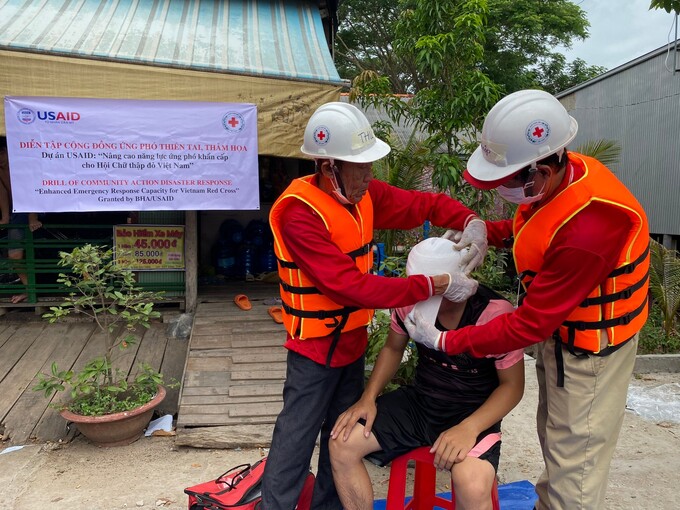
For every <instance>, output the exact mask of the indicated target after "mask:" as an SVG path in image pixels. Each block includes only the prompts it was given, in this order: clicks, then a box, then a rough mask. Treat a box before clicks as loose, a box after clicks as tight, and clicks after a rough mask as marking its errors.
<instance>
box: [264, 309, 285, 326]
mask: <svg viewBox="0 0 680 510" xmlns="http://www.w3.org/2000/svg"><path fill="white" fill-rule="evenodd" d="M267 313H268V314H269V315H270V316H271V318H272V319H274V322H276V323H277V324H283V314H282V313H281V307H280V306H270V307H269V310H267Z"/></svg>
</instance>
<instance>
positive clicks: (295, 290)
mask: <svg viewBox="0 0 680 510" xmlns="http://www.w3.org/2000/svg"><path fill="white" fill-rule="evenodd" d="M279 285H280V286H281V288H282V289H283V290H285V291H288V292H290V293H291V294H321V291H320V290H319V289H317V288H316V287H296V286H295V285H289V284H287V283H285V282H279Z"/></svg>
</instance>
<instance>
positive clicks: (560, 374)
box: [553, 331, 588, 388]
mask: <svg viewBox="0 0 680 510" xmlns="http://www.w3.org/2000/svg"><path fill="white" fill-rule="evenodd" d="M553 340H555V368H556V369H557V374H556V377H557V381H556V384H555V385H556V386H557V387H558V388H564V353H563V352H562V348H563V347H564V346H565V345H564V343H563V342H562V339H561V338H560V332H559V331H555V332H554V333H553ZM567 350H569V352H570V353H571V354H573V355H574V356H576V357H577V358H587V357H588V353H587V352H575V350H574V349H573V347H572V348H571V349H570V348H569V347H567Z"/></svg>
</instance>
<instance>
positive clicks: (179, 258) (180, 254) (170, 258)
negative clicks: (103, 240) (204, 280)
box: [113, 225, 184, 271]
mask: <svg viewBox="0 0 680 510" xmlns="http://www.w3.org/2000/svg"><path fill="white" fill-rule="evenodd" d="M113 245H114V246H115V248H116V265H118V266H120V267H124V268H126V269H133V270H136V271H140V270H141V271H143V270H151V269H184V226H183V225H114V226H113Z"/></svg>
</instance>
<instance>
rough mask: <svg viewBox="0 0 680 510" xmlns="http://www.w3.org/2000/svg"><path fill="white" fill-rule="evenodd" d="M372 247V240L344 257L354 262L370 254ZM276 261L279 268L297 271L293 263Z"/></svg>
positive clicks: (296, 266)
mask: <svg viewBox="0 0 680 510" xmlns="http://www.w3.org/2000/svg"><path fill="white" fill-rule="evenodd" d="M372 246H373V240H371V241H369V242H367V243H366V244H364V245H363V246H361V247H360V248H357V249H356V250H352V251H350V252H349V253H345V255H347V256H349V257H351V259H352V260H356V259H357V258H358V257H361V256H362V255H366V254H367V253H368V252H370V251H371V248H372ZM276 260H278V261H279V265H280V266H281V267H285V268H286V269H299V267H298V265H297V264H296V263H295V262H293V261H288V260H281V259H279V258H277V259H276Z"/></svg>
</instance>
